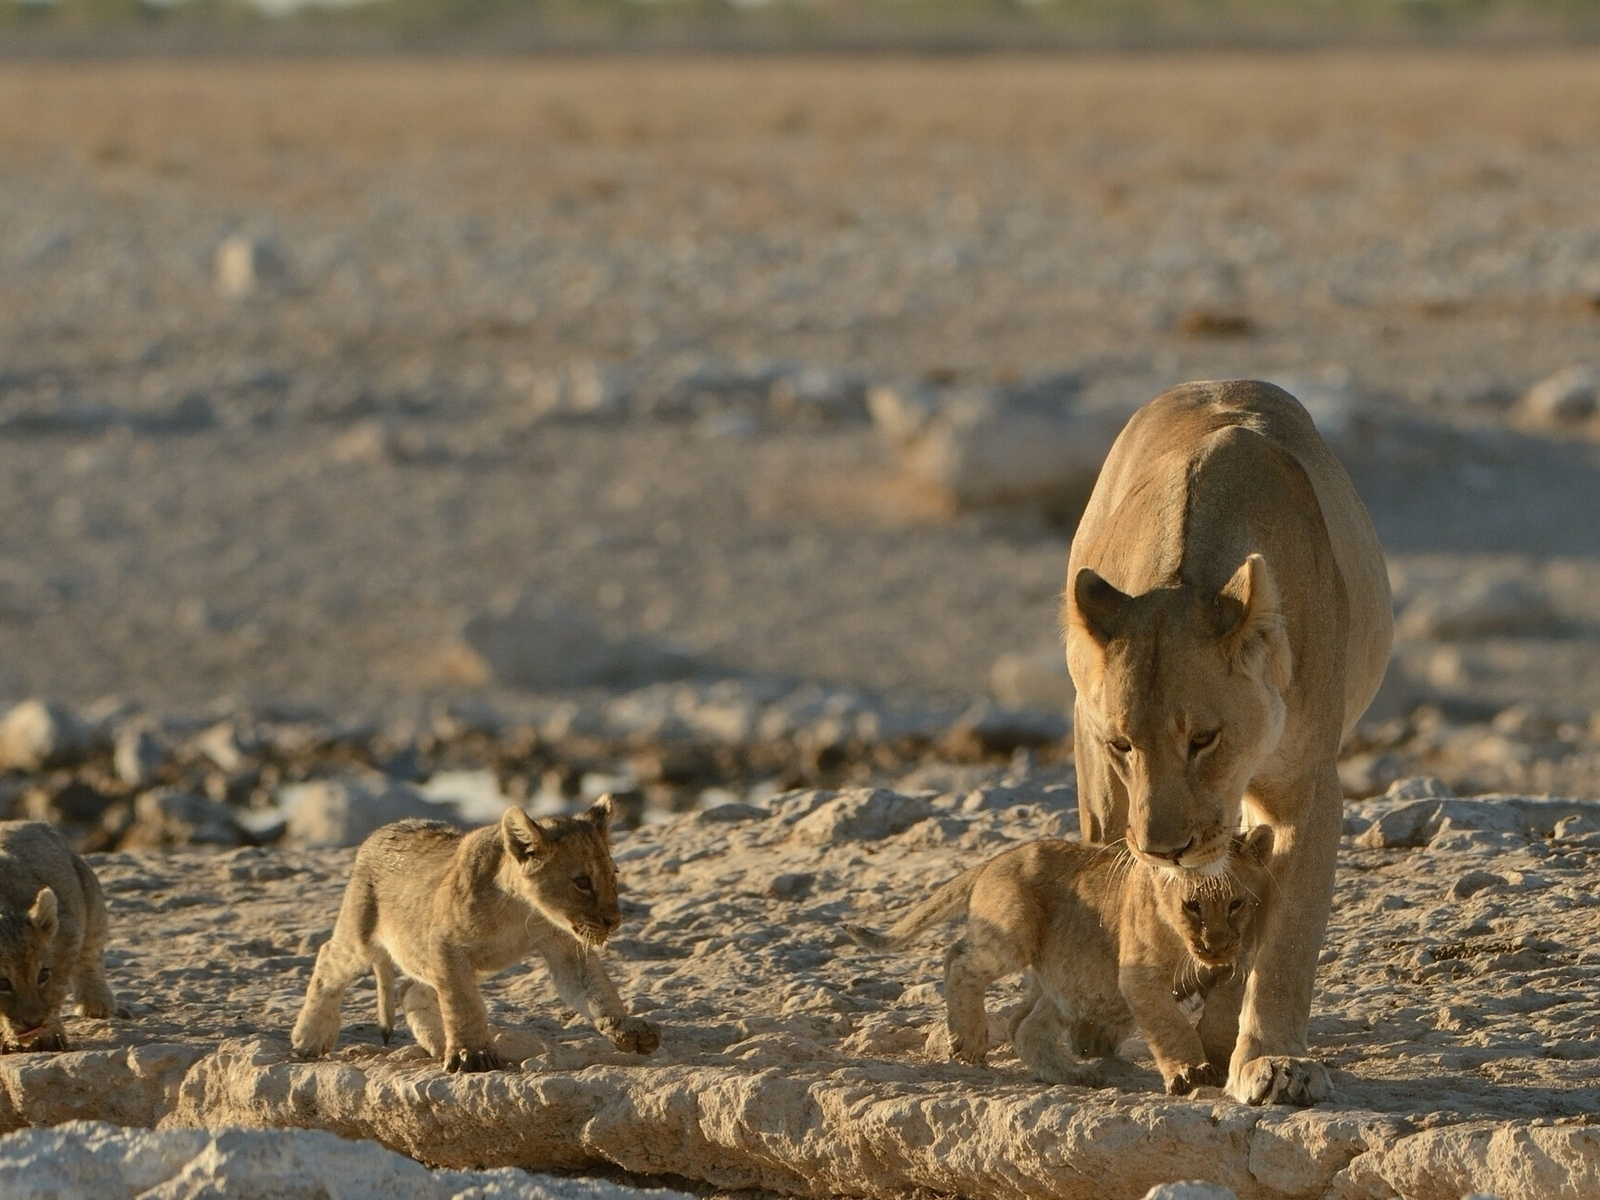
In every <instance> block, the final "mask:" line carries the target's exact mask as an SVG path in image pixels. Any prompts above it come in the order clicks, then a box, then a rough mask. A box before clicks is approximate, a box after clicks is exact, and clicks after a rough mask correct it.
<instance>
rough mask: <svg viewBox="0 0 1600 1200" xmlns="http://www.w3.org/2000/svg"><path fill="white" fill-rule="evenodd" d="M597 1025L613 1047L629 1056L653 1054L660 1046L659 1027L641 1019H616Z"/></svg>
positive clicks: (652, 1022)
mask: <svg viewBox="0 0 1600 1200" xmlns="http://www.w3.org/2000/svg"><path fill="white" fill-rule="evenodd" d="M597 1024H598V1027H599V1029H600V1032H601V1033H602V1034H604V1035H605V1036H606V1037H608V1038H610V1039H611V1044H612V1045H613V1046H615V1047H616V1048H617V1049H618V1050H626V1051H627V1052H628V1053H630V1054H654V1053H655V1051H656V1048H657V1047H658V1046H660V1045H661V1026H659V1025H657V1024H656V1023H655V1022H654V1021H647V1020H645V1019H644V1018H643V1017H617V1018H616V1019H614V1020H607V1021H601V1022H598V1023H597Z"/></svg>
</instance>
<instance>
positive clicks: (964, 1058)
mask: <svg viewBox="0 0 1600 1200" xmlns="http://www.w3.org/2000/svg"><path fill="white" fill-rule="evenodd" d="M950 1057H951V1058H953V1059H955V1060H956V1061H957V1062H964V1063H966V1064H967V1065H968V1066H972V1067H981V1066H983V1064H984V1062H985V1061H987V1059H988V1057H989V1039H988V1038H986V1037H963V1036H962V1035H961V1034H958V1033H953V1034H951V1035H950Z"/></svg>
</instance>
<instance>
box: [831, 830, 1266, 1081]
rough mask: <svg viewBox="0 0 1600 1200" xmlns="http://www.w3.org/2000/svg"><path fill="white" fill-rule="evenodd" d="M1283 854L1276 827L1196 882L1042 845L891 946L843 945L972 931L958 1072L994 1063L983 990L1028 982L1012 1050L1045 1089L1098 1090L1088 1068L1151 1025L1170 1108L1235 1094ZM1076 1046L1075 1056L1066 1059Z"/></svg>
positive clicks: (964, 947)
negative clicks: (1261, 937)
mask: <svg viewBox="0 0 1600 1200" xmlns="http://www.w3.org/2000/svg"><path fill="white" fill-rule="evenodd" d="M1271 852H1272V830H1271V828H1270V827H1268V826H1265V825H1263V826H1260V827H1258V828H1256V829H1253V830H1251V832H1250V833H1249V834H1248V835H1247V836H1239V835H1235V836H1234V839H1233V844H1232V848H1231V852H1230V854H1229V855H1228V858H1227V860H1226V866H1225V867H1224V868H1223V869H1221V870H1219V871H1218V872H1217V873H1215V874H1212V875H1208V876H1195V877H1193V878H1191V877H1190V876H1189V875H1183V876H1180V875H1178V874H1176V873H1174V872H1168V871H1162V870H1158V869H1156V868H1153V867H1149V866H1146V865H1145V864H1143V863H1141V862H1139V861H1137V860H1136V859H1134V858H1133V857H1132V856H1130V855H1128V854H1127V853H1126V852H1118V851H1116V850H1114V849H1112V848H1108V847H1102V846H1085V845H1082V844H1080V843H1078V842H1067V841H1059V840H1054V839H1051V840H1045V841H1038V842H1032V843H1030V844H1028V845H1026V846H1019V847H1017V848H1016V849H1014V850H1008V851H1006V852H1005V853H1004V854H1000V855H998V856H996V857H995V858H992V859H990V860H989V861H988V862H986V863H984V864H983V865H982V866H979V867H974V868H973V869H971V870H969V871H966V872H964V873H962V874H961V875H958V876H956V878H954V879H953V880H951V881H950V882H949V883H947V884H945V885H944V886H943V887H941V888H940V889H939V890H938V891H936V892H934V894H933V895H932V896H930V897H928V899H926V900H924V901H923V902H922V903H921V904H919V905H917V906H916V907H915V908H913V909H912V910H911V911H910V912H909V913H907V914H906V915H905V916H903V917H902V918H900V920H899V921H897V922H896V923H895V924H894V925H893V926H892V927H891V928H890V930H889V932H888V933H887V934H882V933H876V932H874V931H872V930H870V929H864V928H862V927H860V926H855V925H846V926H845V931H846V932H847V933H849V934H850V936H851V937H853V938H854V939H855V940H856V941H857V942H859V943H860V944H862V945H864V946H867V947H869V948H871V949H899V948H901V947H902V946H904V945H906V944H908V943H909V942H911V941H913V940H914V939H915V938H917V937H918V936H919V935H920V934H922V933H924V932H925V931H927V930H928V929H930V928H931V927H933V926H934V925H937V924H940V923H943V922H945V921H950V920H954V919H955V918H957V917H962V916H964V917H965V918H966V921H967V928H966V932H965V933H964V934H963V935H962V937H961V938H960V939H958V940H957V941H956V943H955V944H954V945H953V946H951V947H950V949H949V950H948V951H947V952H946V954H945V1004H946V1007H947V1009H948V1021H949V1027H950V1053H951V1056H952V1057H954V1058H957V1059H960V1060H961V1061H963V1062H969V1063H981V1062H982V1061H983V1060H984V1056H985V1055H986V1054H987V1053H988V1049H989V1046H988V1038H989V1035H988V1018H987V1016H986V1015H985V1012H984V1003H983V1000H984V991H985V989H986V988H987V987H988V986H989V984H990V983H992V982H994V980H996V979H999V978H1001V977H1002V976H1005V975H1010V974H1013V973H1015V972H1017V971H1026V972H1028V975H1029V984H1030V986H1029V995H1028V998H1027V1001H1026V1002H1025V1003H1024V1004H1023V1006H1022V1008H1021V1009H1020V1010H1019V1012H1018V1015H1017V1018H1016V1020H1015V1021H1014V1022H1013V1024H1012V1029H1011V1037H1012V1043H1013V1045H1014V1046H1015V1048H1016V1051H1017V1057H1018V1058H1020V1059H1022V1061H1023V1062H1024V1063H1026V1064H1027V1065H1028V1067H1029V1069H1030V1070H1032V1071H1033V1073H1034V1074H1035V1075H1036V1076H1037V1077H1038V1078H1040V1079H1042V1080H1044V1081H1045V1082H1047V1083H1065V1084H1076V1085H1079V1086H1089V1087H1092V1086H1098V1085H1099V1084H1101V1083H1102V1082H1103V1079H1104V1073H1103V1071H1102V1069H1101V1067H1100V1065H1099V1064H1097V1063H1088V1062H1085V1061H1083V1059H1082V1058H1081V1057H1079V1056H1096V1057H1110V1056H1112V1055H1114V1054H1115V1053H1116V1052H1117V1047H1118V1046H1119V1045H1120V1044H1121V1042H1122V1040H1123V1038H1125V1037H1126V1036H1127V1035H1128V1034H1129V1033H1130V1032H1131V1030H1132V1028H1133V1026H1134V1025H1135V1023H1137V1025H1138V1027H1139V1029H1140V1030H1141V1031H1142V1032H1143V1034H1144V1036H1145V1040H1146V1041H1147V1042H1148V1044H1149V1046H1150V1052H1151V1054H1152V1055H1153V1056H1154V1058H1155V1061H1156V1066H1157V1067H1158V1068H1159V1069H1160V1071H1161V1078H1162V1080H1163V1082H1165V1084H1166V1087H1167V1092H1168V1094H1170V1095H1174V1096H1181V1095H1183V1094H1185V1093H1187V1092H1190V1091H1192V1090H1193V1089H1194V1088H1196V1087H1198V1086H1201V1085H1203V1084H1217V1085H1220V1084H1221V1083H1223V1082H1224V1081H1225V1080H1226V1079H1227V1076H1228V1061H1229V1057H1230V1056H1231V1055H1232V1053H1233V1045H1234V1041H1235V1040H1236V1038H1237V1037H1238V1031H1239V1009H1240V1005H1241V1003H1242V1001H1243V998H1244V993H1243V981H1244V979H1245V977H1246V975H1247V974H1248V969H1249V965H1250V957H1251V955H1252V954H1253V953H1254V947H1255V932H1256V915H1257V910H1258V909H1259V908H1260V905H1261V903H1262V901H1264V900H1265V899H1266V897H1267V894H1268V888H1269V887H1270V885H1271V878H1270V876H1269V875H1268V874H1267V868H1266V865H1265V864H1266V861H1267V858H1268V856H1269V855H1270V854H1271ZM1195 996H1199V997H1200V998H1201V999H1202V1000H1204V1002H1205V1007H1204V1013H1203V1015H1202V1016H1201V1018H1200V1022H1199V1026H1198V1028H1196V1027H1195V1025H1194V1024H1192V1023H1191V1022H1190V1020H1189V1018H1188V1017H1187V1016H1186V1015H1185V1012H1184V1008H1183V1001H1185V1000H1188V999H1190V998H1191V997H1195ZM1063 1032H1065V1033H1067V1034H1068V1035H1069V1042H1070V1044H1071V1047H1072V1050H1073V1051H1074V1052H1075V1053H1074V1054H1067V1053H1064V1052H1063V1047H1062V1045H1061V1035H1062V1033H1063Z"/></svg>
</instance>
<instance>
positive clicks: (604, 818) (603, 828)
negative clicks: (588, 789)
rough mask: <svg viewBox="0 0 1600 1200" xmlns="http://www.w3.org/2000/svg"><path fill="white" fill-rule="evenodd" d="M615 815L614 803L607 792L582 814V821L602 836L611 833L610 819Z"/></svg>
mask: <svg viewBox="0 0 1600 1200" xmlns="http://www.w3.org/2000/svg"><path fill="white" fill-rule="evenodd" d="M615 813H616V801H615V800H613V799H612V798H611V793H610V792H607V793H606V794H605V795H603V796H601V797H600V799H598V800H596V801H595V802H594V803H593V804H591V805H590V806H589V811H588V812H586V813H584V814H583V819H584V820H586V821H588V822H589V824H591V825H593V826H594V827H595V828H596V829H598V830H599V831H600V832H601V833H602V834H609V833H610V832H611V818H612V816H613V815H615Z"/></svg>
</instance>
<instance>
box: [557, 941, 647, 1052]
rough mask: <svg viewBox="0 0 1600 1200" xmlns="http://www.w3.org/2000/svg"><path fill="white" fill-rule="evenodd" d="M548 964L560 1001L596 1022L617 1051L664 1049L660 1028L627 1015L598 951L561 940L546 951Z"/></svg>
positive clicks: (639, 1018)
mask: <svg viewBox="0 0 1600 1200" xmlns="http://www.w3.org/2000/svg"><path fill="white" fill-rule="evenodd" d="M545 961H546V962H548V963H549V964H550V981H551V982H552V983H554V984H555V986H556V992H557V994H558V995H560V997H561V999H562V1000H564V1001H566V1002H567V1003H568V1004H569V1005H571V1006H572V1007H573V1008H575V1009H577V1010H578V1012H579V1013H581V1014H582V1015H583V1016H585V1017H587V1018H588V1019H589V1020H590V1021H592V1022H594V1027H595V1029H597V1030H598V1031H599V1032H600V1034H601V1036H602V1037H605V1038H608V1039H610V1041H611V1044H612V1045H613V1046H615V1047H616V1048H617V1049H618V1050H627V1051H629V1052H631V1053H633V1054H652V1053H654V1052H655V1050H656V1048H657V1047H658V1046H660V1045H661V1026H659V1025H657V1024H656V1023H655V1022H654V1021H647V1020H645V1019H644V1018H643V1017H634V1016H630V1015H629V1014H628V1009H627V1006H626V1005H624V1004H623V1003H622V997H621V996H620V995H618V994H617V988H616V985H615V984H613V983H612V982H611V976H609V975H607V974H606V968H605V963H604V962H602V961H601V959H600V952H599V951H598V950H594V949H591V948H590V947H588V946H584V945H582V944H581V943H578V942H574V941H569V940H567V939H562V941H561V942H559V943H557V944H556V945H554V946H551V947H548V948H546V949H545Z"/></svg>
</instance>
